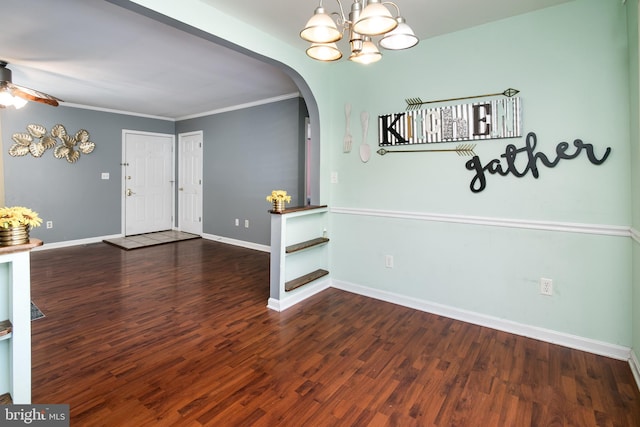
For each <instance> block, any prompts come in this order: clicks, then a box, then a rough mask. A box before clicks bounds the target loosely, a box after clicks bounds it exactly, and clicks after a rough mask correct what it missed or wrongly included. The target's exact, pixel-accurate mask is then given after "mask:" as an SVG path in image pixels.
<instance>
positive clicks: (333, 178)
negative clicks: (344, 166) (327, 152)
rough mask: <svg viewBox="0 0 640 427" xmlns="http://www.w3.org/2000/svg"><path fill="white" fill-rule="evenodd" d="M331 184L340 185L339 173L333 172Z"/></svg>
mask: <svg viewBox="0 0 640 427" xmlns="http://www.w3.org/2000/svg"><path fill="white" fill-rule="evenodd" d="M331 183H332V184H337V183H338V172H335V171H334V172H331Z"/></svg>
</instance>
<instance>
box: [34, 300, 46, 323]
mask: <svg viewBox="0 0 640 427" xmlns="http://www.w3.org/2000/svg"><path fill="white" fill-rule="evenodd" d="M43 317H45V316H44V313H43V312H42V311H40V309H39V308H38V306H37V305H35V304H34V303H33V301H31V320H38V319H42V318H43Z"/></svg>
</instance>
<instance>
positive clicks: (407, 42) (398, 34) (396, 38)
mask: <svg viewBox="0 0 640 427" xmlns="http://www.w3.org/2000/svg"><path fill="white" fill-rule="evenodd" d="M396 21H398V26H397V27H396V28H395V29H394V30H393V31H389V32H388V33H387V34H385V35H384V37H382V38H381V39H380V42H379V43H380V46H382V47H383V48H385V49H389V50H402V49H409V48H410V47H414V46H415V45H417V44H418V38H417V37H416V35H415V34H414V33H413V30H412V29H411V27H409V26H408V25H407V23H406V22H405V20H404V18H403V17H401V16H398V17H397V18H396Z"/></svg>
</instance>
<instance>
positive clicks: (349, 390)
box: [31, 239, 640, 427]
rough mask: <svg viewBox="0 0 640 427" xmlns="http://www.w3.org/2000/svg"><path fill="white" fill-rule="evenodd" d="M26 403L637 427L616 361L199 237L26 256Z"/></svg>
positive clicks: (250, 418)
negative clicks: (280, 283)
mask: <svg viewBox="0 0 640 427" xmlns="http://www.w3.org/2000/svg"><path fill="white" fill-rule="evenodd" d="M31 269H32V299H33V300H34V302H35V303H36V304H37V305H38V307H40V309H41V310H42V311H43V312H44V313H45V315H46V317H45V318H43V319H40V320H36V321H34V322H32V329H33V338H32V343H33V402H34V403H67V404H69V405H70V408H71V425H72V426H110V427H113V426H200V425H207V426H253V425H255V426H296V427H297V426H314V427H315V426H386V425H388V426H403V427H404V426H481V427H492V426H518V427H520V426H640V393H639V392H638V389H637V387H636V385H635V383H634V380H633V377H632V374H631V371H630V368H629V365H628V363H626V362H623V361H618V360H612V359H607V358H604V357H600V356H595V355H593V354H589V353H584V352H580V351H576V350H571V349H567V348H564V347H560V346H556V345H551V344H548V343H543V342H539V341H535V340H532V339H528V338H523V337H519V336H515V335H510V334H507V333H504V332H499V331H495V330H492V329H487V328H483V327H479V326H474V325H470V324H465V323H462V322H459V321H454V320H451V319H448V318H444V317H440V316H435V315H431V314H428V313H423V312H420V311H415V310H411V309H408V308H403V307H400V306H397V305H393V304H388V303H384V302H380V301H376V300H373V299H369V298H365V297H362V296H358V295H354V294H350V293H347V292H343V291H339V290H335V289H330V290H327V291H324V292H322V293H321V294H319V295H316V296H314V297H313V298H311V299H309V300H307V301H305V302H303V303H301V304H299V305H298V306H295V307H293V308H291V309H289V310H287V311H285V312H282V313H278V312H274V311H270V310H268V309H267V308H266V303H267V298H268V296H269V290H268V289H269V284H268V281H269V255H268V254H266V253H263V252H258V251H253V250H249V249H243V248H237V247H233V246H229V245H225V244H222V243H217V242H212V241H207V240H204V239H199V240H192V241H186V242H179V243H175V244H170V245H163V246H156V247H151V248H147V249H139V250H134V251H123V250H120V249H117V248H115V247H113V246H109V245H107V244H104V243H99V244H92V245H86V246H77V247H72V248H62V249H53V250H46V251H38V252H34V253H32V261H31Z"/></svg>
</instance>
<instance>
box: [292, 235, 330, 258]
mask: <svg viewBox="0 0 640 427" xmlns="http://www.w3.org/2000/svg"><path fill="white" fill-rule="evenodd" d="M328 241H329V239H327V238H326V237H317V238H315V239H311V240H307V241H306V242H300V243H296V244H295V245H289V246H287V248H286V250H285V252H286V253H288V254H292V253H294V252H298V251H302V250H304V249H308V248H312V247H314V246H318V245H324V244H325V243H327V242H328Z"/></svg>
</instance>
